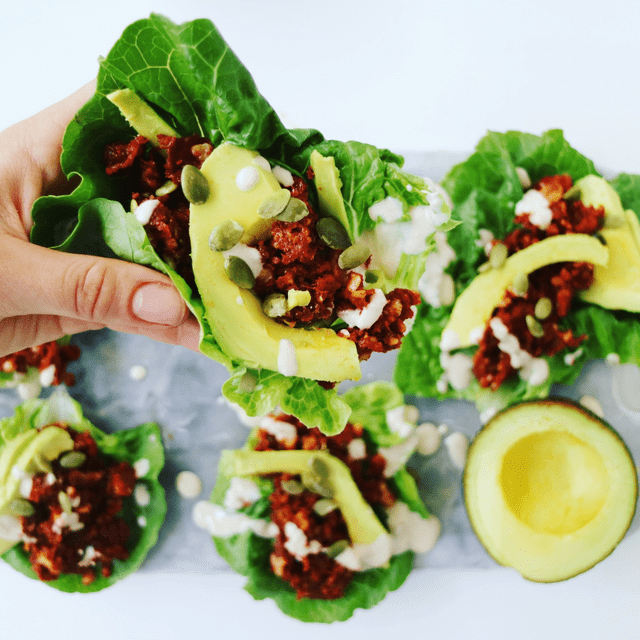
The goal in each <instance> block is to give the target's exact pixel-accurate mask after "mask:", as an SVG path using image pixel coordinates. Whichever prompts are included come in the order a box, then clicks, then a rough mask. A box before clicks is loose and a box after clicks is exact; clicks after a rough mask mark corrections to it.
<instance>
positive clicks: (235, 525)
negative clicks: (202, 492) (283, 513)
mask: <svg viewBox="0 0 640 640" xmlns="http://www.w3.org/2000/svg"><path fill="white" fill-rule="evenodd" d="M193 520H194V522H195V524H196V525H197V526H198V527H200V528H202V529H205V530H206V531H208V532H209V533H210V534H211V535H212V536H220V537H229V536H233V535H236V534H239V533H245V532H246V531H252V532H253V533H255V534H256V535H257V536H260V537H261V538H275V537H276V536H277V535H278V527H277V525H276V524H275V523H273V522H268V521H267V520H261V519H255V518H250V517H249V516H247V515H246V514H244V513H235V512H231V513H229V512H227V511H226V510H225V509H223V508H222V507H221V506H220V505H217V504H212V503H211V502H207V501H206V500H199V501H198V502H197V503H196V504H195V506H194V508H193Z"/></svg>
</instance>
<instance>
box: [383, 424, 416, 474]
mask: <svg viewBox="0 0 640 640" xmlns="http://www.w3.org/2000/svg"><path fill="white" fill-rule="evenodd" d="M417 446H418V436H417V435H416V434H415V433H412V434H411V435H410V436H409V437H408V438H406V440H403V441H402V442H401V443H400V444H396V445H393V446H392V447H380V448H379V449H378V453H379V454H380V455H381V456H382V457H383V458H384V459H385V463H386V464H385V466H384V475H385V477H386V478H390V477H391V476H393V475H395V474H396V473H397V472H398V471H399V470H400V469H402V467H404V465H405V464H406V463H407V460H408V459H409V458H410V457H411V456H412V455H413V452H414V451H415V450H416V447H417Z"/></svg>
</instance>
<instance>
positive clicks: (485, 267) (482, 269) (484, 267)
mask: <svg viewBox="0 0 640 640" xmlns="http://www.w3.org/2000/svg"><path fill="white" fill-rule="evenodd" d="M490 269H491V263H490V262H483V263H482V264H481V265H480V266H479V267H478V273H485V272H486V271H489V270H490Z"/></svg>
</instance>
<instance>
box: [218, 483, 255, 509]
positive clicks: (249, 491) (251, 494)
mask: <svg viewBox="0 0 640 640" xmlns="http://www.w3.org/2000/svg"><path fill="white" fill-rule="evenodd" d="M259 499H260V488H259V487H258V485H257V484H256V483H255V482H254V481H253V480H251V479H250V478H243V477H239V476H234V477H233V478H231V483H230V485H229V488H228V489H227V492H226V493H225V495H224V500H223V505H224V508H225V509H227V510H228V511H238V510H239V509H242V508H243V507H248V506H249V505H250V504H253V503H254V502H256V501H257V500H259Z"/></svg>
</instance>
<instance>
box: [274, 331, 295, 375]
mask: <svg viewBox="0 0 640 640" xmlns="http://www.w3.org/2000/svg"><path fill="white" fill-rule="evenodd" d="M278 372H279V373H281V374H282V375H283V376H295V375H296V374H297V373H298V357H297V356H296V348H295V346H294V344H293V342H291V340H288V339H287V338H282V339H281V340H280V345H279V348H278Z"/></svg>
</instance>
